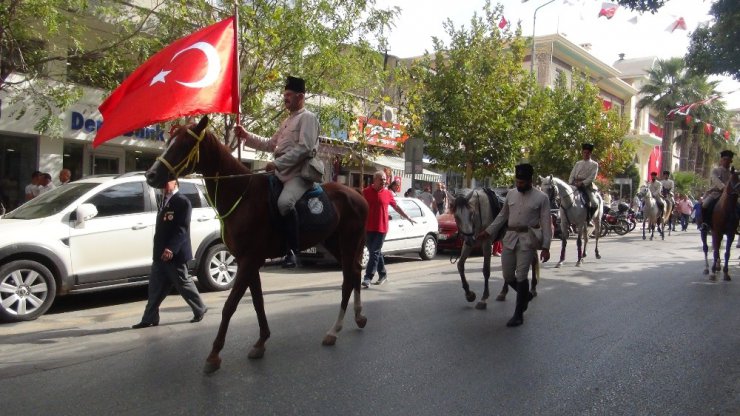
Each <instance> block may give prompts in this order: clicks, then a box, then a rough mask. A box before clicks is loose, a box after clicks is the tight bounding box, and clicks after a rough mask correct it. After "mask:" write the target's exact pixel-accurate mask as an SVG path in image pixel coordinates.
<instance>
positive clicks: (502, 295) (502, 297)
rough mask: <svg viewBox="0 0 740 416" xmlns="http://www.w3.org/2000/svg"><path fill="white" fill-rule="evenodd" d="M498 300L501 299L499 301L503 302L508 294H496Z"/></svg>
mask: <svg viewBox="0 0 740 416" xmlns="http://www.w3.org/2000/svg"><path fill="white" fill-rule="evenodd" d="M496 300H497V301H499V302H503V301H505V300H506V295H504V294H502V293H499V295H498V296H496Z"/></svg>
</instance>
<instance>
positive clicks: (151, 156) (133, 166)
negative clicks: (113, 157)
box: [126, 150, 159, 172]
mask: <svg viewBox="0 0 740 416" xmlns="http://www.w3.org/2000/svg"><path fill="white" fill-rule="evenodd" d="M157 156H159V153H145V152H143V151H141V150H133V151H127V152H126V172H139V171H145V170H147V169H149V168H150V167H152V165H153V164H154V161H156V160H157Z"/></svg>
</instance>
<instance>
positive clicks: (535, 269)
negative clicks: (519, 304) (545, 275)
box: [529, 252, 540, 298]
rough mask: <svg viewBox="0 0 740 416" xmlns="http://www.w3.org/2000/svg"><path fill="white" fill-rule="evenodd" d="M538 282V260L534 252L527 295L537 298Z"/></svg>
mask: <svg viewBox="0 0 740 416" xmlns="http://www.w3.org/2000/svg"><path fill="white" fill-rule="evenodd" d="M539 281H540V259H539V258H538V257H537V254H536V252H535V255H534V257H532V287H531V289H530V290H529V293H531V294H532V297H533V298H534V297H537V283H539Z"/></svg>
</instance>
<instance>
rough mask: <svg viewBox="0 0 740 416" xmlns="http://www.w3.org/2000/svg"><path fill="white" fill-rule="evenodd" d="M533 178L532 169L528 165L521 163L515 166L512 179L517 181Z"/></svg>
mask: <svg viewBox="0 0 740 416" xmlns="http://www.w3.org/2000/svg"><path fill="white" fill-rule="evenodd" d="M532 176H534V168H533V167H532V165H530V164H529V163H522V164H520V165H516V167H515V170H514V177H515V178H517V179H525V180H532Z"/></svg>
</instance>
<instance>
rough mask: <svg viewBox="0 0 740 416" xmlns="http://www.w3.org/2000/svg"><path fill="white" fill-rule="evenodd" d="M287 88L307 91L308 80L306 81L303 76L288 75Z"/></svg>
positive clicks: (301, 91)
mask: <svg viewBox="0 0 740 416" xmlns="http://www.w3.org/2000/svg"><path fill="white" fill-rule="evenodd" d="M285 89H286V90H290V91H293V92H298V93H305V92H306V81H304V80H303V78H298V77H291V76H288V78H287V79H286V80H285Z"/></svg>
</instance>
